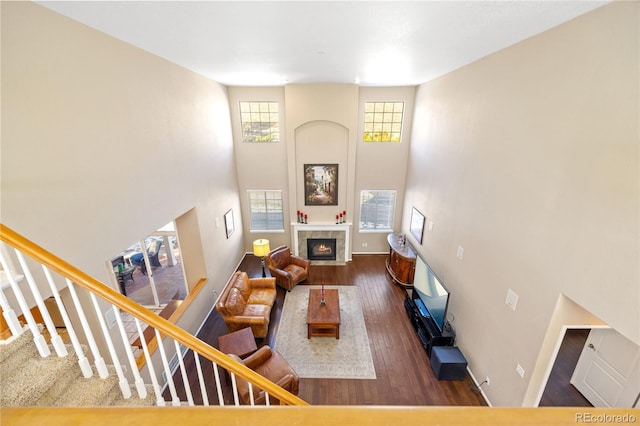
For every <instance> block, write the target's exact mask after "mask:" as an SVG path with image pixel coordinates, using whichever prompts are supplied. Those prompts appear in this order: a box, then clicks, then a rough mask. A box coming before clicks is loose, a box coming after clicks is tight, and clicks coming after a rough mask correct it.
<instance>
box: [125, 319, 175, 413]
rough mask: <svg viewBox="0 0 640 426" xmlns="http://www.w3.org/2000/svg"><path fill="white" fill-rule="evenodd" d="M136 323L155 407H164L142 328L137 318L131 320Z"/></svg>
mask: <svg viewBox="0 0 640 426" xmlns="http://www.w3.org/2000/svg"><path fill="white" fill-rule="evenodd" d="M133 319H134V321H135V323H136V328H137V329H138V336H140V342H141V343H142V351H143V352H144V357H145V359H146V360H147V369H148V370H149V376H150V377H151V384H152V385H153V391H154V392H155V394H156V405H157V406H158V407H164V406H165V405H167V404H166V401H165V400H164V398H163V397H162V390H161V389H160V385H159V384H158V377H157V376H156V372H155V368H154V367H153V362H152V361H151V354H150V353H149V348H148V347H147V341H146V339H145V338H144V333H143V332H142V326H141V325H140V320H138V318H135V317H134V318H133Z"/></svg>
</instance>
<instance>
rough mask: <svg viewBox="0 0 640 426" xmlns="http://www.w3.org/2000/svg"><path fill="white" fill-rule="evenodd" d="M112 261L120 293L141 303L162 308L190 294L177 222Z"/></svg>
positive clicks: (126, 250) (154, 307)
mask: <svg viewBox="0 0 640 426" xmlns="http://www.w3.org/2000/svg"><path fill="white" fill-rule="evenodd" d="M109 263H110V267H111V270H112V271H113V274H114V278H115V281H116V282H117V284H118V290H119V291H120V293H121V294H123V295H125V296H127V297H128V298H129V299H131V300H133V301H135V302H137V303H139V304H140V305H143V306H145V307H148V308H150V309H158V308H161V307H163V306H166V305H167V304H168V303H170V302H171V301H172V300H184V298H185V297H186V296H187V293H188V289H187V285H186V281H185V274H184V268H183V263H182V254H181V250H180V245H179V244H178V238H177V233H176V229H175V225H174V223H173V222H170V223H168V224H167V225H165V226H163V227H162V228H160V229H158V230H157V231H155V232H152V233H151V234H149V235H147V236H146V237H144V238H143V239H141V240H140V241H139V242H137V243H136V244H133V245H131V246H130V247H128V248H126V249H125V250H123V251H122V252H120V253H118V254H117V255H116V256H114V257H113V258H112V259H111V260H110V262H109Z"/></svg>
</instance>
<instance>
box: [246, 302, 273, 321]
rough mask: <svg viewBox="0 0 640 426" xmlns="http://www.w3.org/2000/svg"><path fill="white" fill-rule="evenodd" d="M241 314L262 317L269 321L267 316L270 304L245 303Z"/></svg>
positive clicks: (269, 312) (269, 311) (269, 313)
mask: <svg viewBox="0 0 640 426" xmlns="http://www.w3.org/2000/svg"><path fill="white" fill-rule="evenodd" d="M242 315H243V316H247V317H262V318H264V319H266V322H267V324H268V323H269V316H270V315H271V306H268V305H260V304H247V305H245V308H244V312H243V313H242Z"/></svg>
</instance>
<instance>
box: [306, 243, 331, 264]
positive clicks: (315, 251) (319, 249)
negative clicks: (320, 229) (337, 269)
mask: <svg viewBox="0 0 640 426" xmlns="http://www.w3.org/2000/svg"><path fill="white" fill-rule="evenodd" d="M307 258H308V259H309V260H336V239H335V238H308V239H307Z"/></svg>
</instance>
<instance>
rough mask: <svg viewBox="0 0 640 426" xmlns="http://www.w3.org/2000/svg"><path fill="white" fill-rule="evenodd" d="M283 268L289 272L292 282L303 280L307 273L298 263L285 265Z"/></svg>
mask: <svg viewBox="0 0 640 426" xmlns="http://www.w3.org/2000/svg"><path fill="white" fill-rule="evenodd" d="M284 270H285V271H287V272H288V273H290V274H291V278H292V281H294V282H299V281H303V280H305V279H306V278H307V275H308V274H307V270H306V269H304V268H302V267H300V266H298V265H294V264H293V263H291V264H289V265H287V266H286V267H285V268H284Z"/></svg>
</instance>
